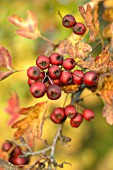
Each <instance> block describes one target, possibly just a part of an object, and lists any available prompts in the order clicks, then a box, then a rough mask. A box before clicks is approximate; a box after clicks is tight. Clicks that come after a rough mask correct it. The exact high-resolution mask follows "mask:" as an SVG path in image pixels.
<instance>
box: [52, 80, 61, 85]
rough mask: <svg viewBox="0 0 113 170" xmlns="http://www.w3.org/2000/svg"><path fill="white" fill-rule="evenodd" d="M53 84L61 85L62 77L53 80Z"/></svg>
mask: <svg viewBox="0 0 113 170" xmlns="http://www.w3.org/2000/svg"><path fill="white" fill-rule="evenodd" d="M52 82H53V84H56V85H58V86H60V83H61V82H60V79H55V80H52Z"/></svg>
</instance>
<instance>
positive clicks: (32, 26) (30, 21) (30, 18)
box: [8, 11, 40, 39]
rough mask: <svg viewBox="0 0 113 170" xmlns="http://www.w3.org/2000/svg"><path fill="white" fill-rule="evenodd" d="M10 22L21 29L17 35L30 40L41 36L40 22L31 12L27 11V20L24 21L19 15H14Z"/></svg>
mask: <svg viewBox="0 0 113 170" xmlns="http://www.w3.org/2000/svg"><path fill="white" fill-rule="evenodd" d="M8 20H9V21H10V22H11V23H13V24H14V25H16V26H17V27H19V28H20V30H18V31H16V33H17V34H19V35H21V36H23V37H25V38H30V39H36V38H38V36H39V35H40V31H39V30H38V20H37V18H36V16H35V14H33V12H31V11H27V18H26V19H23V18H21V17H19V16H17V15H12V16H10V17H9V18H8Z"/></svg>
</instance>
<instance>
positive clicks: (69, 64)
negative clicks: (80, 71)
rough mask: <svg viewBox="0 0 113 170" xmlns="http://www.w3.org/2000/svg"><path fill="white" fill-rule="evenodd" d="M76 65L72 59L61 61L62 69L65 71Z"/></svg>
mask: <svg viewBox="0 0 113 170" xmlns="http://www.w3.org/2000/svg"><path fill="white" fill-rule="evenodd" d="M75 65H76V62H75V60H74V59H73V58H66V59H65V60H64V61H63V67H64V68H65V69H66V70H72V69H73V68H74V67H75Z"/></svg>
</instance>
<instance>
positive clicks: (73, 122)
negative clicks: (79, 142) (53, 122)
mask: <svg viewBox="0 0 113 170" xmlns="http://www.w3.org/2000/svg"><path fill="white" fill-rule="evenodd" d="M82 121H83V116H82V115H81V114H80V113H77V115H76V116H75V117H74V118H72V119H70V125H71V126H72V127H74V128H77V127H79V126H80V124H81V123H82Z"/></svg>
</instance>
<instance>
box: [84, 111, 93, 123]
mask: <svg viewBox="0 0 113 170" xmlns="http://www.w3.org/2000/svg"><path fill="white" fill-rule="evenodd" d="M82 115H83V117H84V119H86V120H88V121H90V120H92V119H94V117H95V113H94V112H93V111H92V110H90V109H85V110H84V111H83V113H82Z"/></svg>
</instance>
